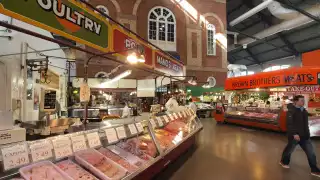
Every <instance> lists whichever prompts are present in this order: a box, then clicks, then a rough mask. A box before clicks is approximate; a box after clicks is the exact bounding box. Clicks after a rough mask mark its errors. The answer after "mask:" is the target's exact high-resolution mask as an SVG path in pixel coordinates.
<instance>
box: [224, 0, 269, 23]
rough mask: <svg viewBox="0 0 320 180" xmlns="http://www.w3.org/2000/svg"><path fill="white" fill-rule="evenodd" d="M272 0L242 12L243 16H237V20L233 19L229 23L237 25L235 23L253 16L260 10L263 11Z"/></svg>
mask: <svg viewBox="0 0 320 180" xmlns="http://www.w3.org/2000/svg"><path fill="white" fill-rule="evenodd" d="M272 2H274V0H266V1H264V2H263V3H261V4H259V5H258V6H256V7H254V8H252V9H251V10H249V11H248V12H246V13H244V14H242V15H241V16H239V17H238V18H236V19H235V20H233V21H231V22H230V23H229V25H230V26H235V25H237V24H239V23H240V22H242V21H244V20H246V19H248V18H249V17H251V16H253V15H255V14H257V13H258V12H260V11H262V10H263V9H265V8H267V7H268V5H269V4H271V3H272Z"/></svg>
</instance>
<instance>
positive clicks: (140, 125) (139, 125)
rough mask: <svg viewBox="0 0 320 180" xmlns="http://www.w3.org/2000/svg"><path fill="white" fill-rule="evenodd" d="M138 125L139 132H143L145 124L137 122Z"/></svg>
mask: <svg viewBox="0 0 320 180" xmlns="http://www.w3.org/2000/svg"><path fill="white" fill-rule="evenodd" d="M136 126H137V129H138V131H139V132H143V131H144V130H143V126H142V124H141V123H136Z"/></svg>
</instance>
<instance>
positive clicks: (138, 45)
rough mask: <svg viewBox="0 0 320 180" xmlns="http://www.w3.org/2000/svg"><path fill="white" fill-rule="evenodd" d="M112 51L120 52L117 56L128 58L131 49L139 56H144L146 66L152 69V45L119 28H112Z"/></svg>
mask: <svg viewBox="0 0 320 180" xmlns="http://www.w3.org/2000/svg"><path fill="white" fill-rule="evenodd" d="M112 34H113V38H112V44H113V46H112V50H111V51H114V52H118V53H117V55H119V56H122V57H124V58H126V57H127V56H128V55H129V53H130V51H128V50H130V49H132V50H133V49H135V50H134V52H135V53H137V55H143V56H144V59H145V63H144V64H145V65H147V66H149V67H152V65H153V64H152V48H151V46H150V45H148V44H146V43H144V42H142V41H140V40H139V39H138V38H137V37H136V36H135V35H132V34H129V33H128V32H125V31H124V30H122V29H120V28H119V27H117V26H113V27H112Z"/></svg>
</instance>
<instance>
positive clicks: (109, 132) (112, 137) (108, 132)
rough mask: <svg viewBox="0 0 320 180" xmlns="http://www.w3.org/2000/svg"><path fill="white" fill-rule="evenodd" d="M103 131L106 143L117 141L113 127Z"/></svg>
mask: <svg viewBox="0 0 320 180" xmlns="http://www.w3.org/2000/svg"><path fill="white" fill-rule="evenodd" d="M104 132H105V133H106V136H107V139H108V143H114V142H117V141H118V137H117V133H116V131H115V130H114V128H110V129H105V130H104Z"/></svg>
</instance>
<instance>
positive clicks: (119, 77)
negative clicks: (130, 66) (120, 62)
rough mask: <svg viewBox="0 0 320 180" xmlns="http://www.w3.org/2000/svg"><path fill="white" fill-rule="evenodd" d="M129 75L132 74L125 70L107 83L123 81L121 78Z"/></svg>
mask: <svg viewBox="0 0 320 180" xmlns="http://www.w3.org/2000/svg"><path fill="white" fill-rule="evenodd" d="M131 73H132V71H131V70H127V71H125V72H123V73H121V74H119V75H118V76H116V77H114V78H113V79H111V80H110V81H108V82H107V83H113V82H116V81H119V80H120V79H123V78H125V77H127V76H129V75H130V74H131Z"/></svg>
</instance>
